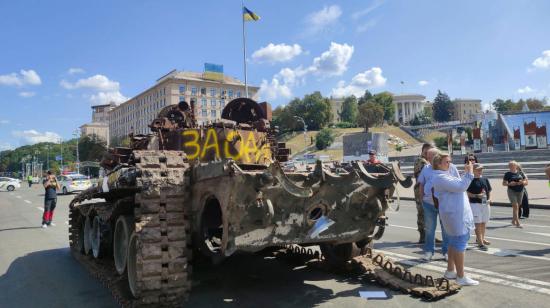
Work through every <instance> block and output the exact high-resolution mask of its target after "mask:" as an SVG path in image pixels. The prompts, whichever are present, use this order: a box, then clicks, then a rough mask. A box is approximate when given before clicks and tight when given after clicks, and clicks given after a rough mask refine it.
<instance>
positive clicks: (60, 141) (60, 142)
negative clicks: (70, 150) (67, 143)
mask: <svg viewBox="0 0 550 308" xmlns="http://www.w3.org/2000/svg"><path fill="white" fill-rule="evenodd" d="M59 146H60V147H61V169H60V171H59V173H60V174H63V138H59Z"/></svg>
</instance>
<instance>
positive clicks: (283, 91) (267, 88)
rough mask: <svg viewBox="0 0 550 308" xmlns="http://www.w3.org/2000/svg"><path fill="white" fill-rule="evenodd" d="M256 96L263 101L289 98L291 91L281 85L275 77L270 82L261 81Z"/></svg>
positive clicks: (284, 85)
mask: <svg viewBox="0 0 550 308" xmlns="http://www.w3.org/2000/svg"><path fill="white" fill-rule="evenodd" d="M258 96H259V97H260V98H261V99H263V100H275V99H277V98H290V97H291V96H292V91H291V90H290V88H289V87H288V86H287V85H286V84H281V82H280V81H279V79H278V78H277V77H273V78H272V79H271V82H268V81H267V80H265V79H263V80H262V84H261V85H260V90H259V91H258Z"/></svg>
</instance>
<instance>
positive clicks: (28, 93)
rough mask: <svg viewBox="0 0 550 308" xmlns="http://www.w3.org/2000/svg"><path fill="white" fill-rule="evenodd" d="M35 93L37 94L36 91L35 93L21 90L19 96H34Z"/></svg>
mask: <svg viewBox="0 0 550 308" xmlns="http://www.w3.org/2000/svg"><path fill="white" fill-rule="evenodd" d="M35 95H36V93H34V92H26V91H24V92H19V96H21V97H24V98H29V97H33V96H35Z"/></svg>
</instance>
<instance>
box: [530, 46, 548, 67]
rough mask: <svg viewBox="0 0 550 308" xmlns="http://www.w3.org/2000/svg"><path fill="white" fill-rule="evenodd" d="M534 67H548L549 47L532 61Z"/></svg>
mask: <svg viewBox="0 0 550 308" xmlns="http://www.w3.org/2000/svg"><path fill="white" fill-rule="evenodd" d="M532 65H533V67H534V68H538V69H548V68H550V49H549V50H545V51H543V52H542V56H541V57H538V58H536V59H535V61H533V63H532Z"/></svg>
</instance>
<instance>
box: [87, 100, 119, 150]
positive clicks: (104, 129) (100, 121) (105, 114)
mask: <svg viewBox="0 0 550 308" xmlns="http://www.w3.org/2000/svg"><path fill="white" fill-rule="evenodd" d="M115 107H116V105H115V103H110V104H105V105H96V106H92V122H91V123H87V124H84V125H82V126H80V133H81V134H82V135H86V136H95V137H97V138H98V139H101V140H103V141H105V142H106V143H107V145H109V111H110V110H112V109H113V108H115Z"/></svg>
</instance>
